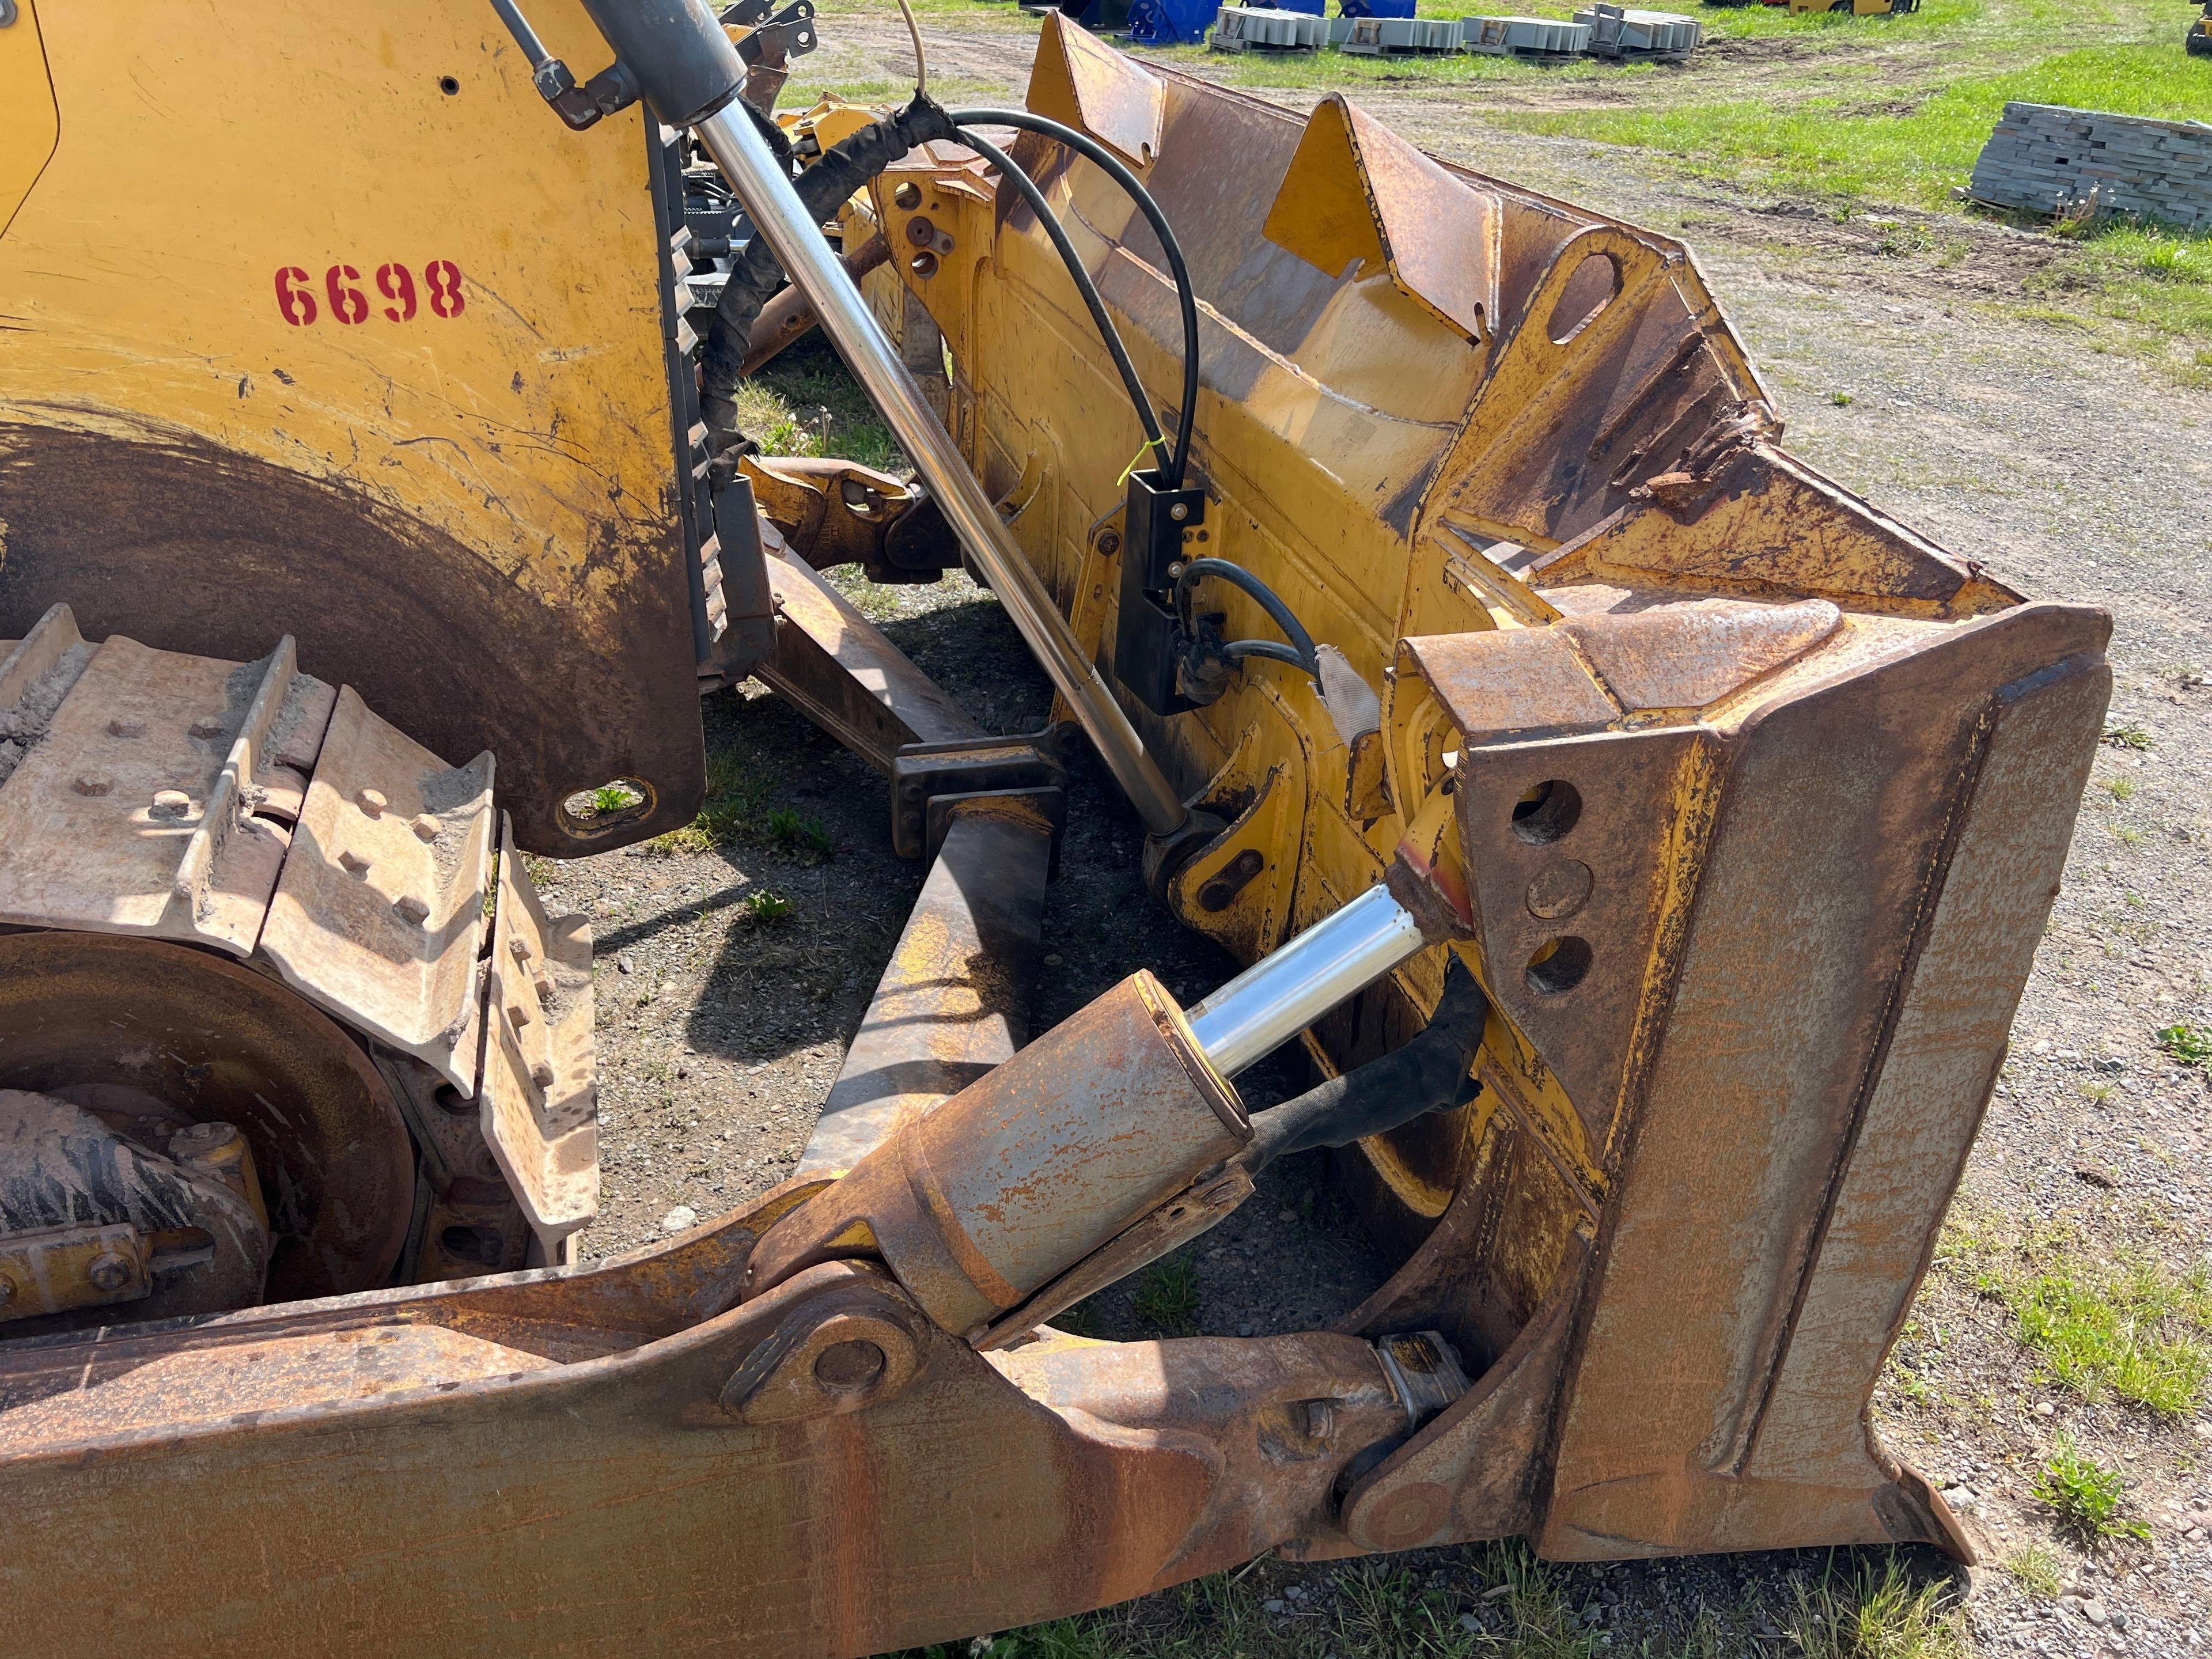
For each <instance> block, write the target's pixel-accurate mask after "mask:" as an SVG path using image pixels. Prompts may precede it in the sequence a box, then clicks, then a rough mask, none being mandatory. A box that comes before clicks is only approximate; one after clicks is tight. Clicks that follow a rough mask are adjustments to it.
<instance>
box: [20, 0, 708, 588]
mask: <svg viewBox="0 0 2212 1659" xmlns="http://www.w3.org/2000/svg"><path fill="white" fill-rule="evenodd" d="M532 18H533V21H535V22H536V23H537V24H538V27H539V29H540V31H541V32H542V33H544V35H545V37H546V38H547V40H549V42H550V44H551V45H552V46H553V48H554V49H555V50H556V52H562V53H564V54H567V55H569V56H570V57H571V58H573V60H574V62H575V63H576V64H578V66H579V68H580V70H583V71H584V72H586V73H588V72H590V71H591V70H596V69H598V68H599V67H600V66H601V64H603V63H604V61H605V58H606V57H607V52H606V48H605V46H604V44H602V43H600V42H599V40H598V39H597V37H596V34H595V33H594V32H593V31H592V27H591V26H590V23H589V21H587V20H586V17H585V15H584V14H583V12H582V10H581V9H580V6H578V5H577V4H576V3H575V0H541V3H538V4H534V5H533V6H532ZM41 39H42V40H43V45H44V59H45V63H46V65H48V66H50V67H51V70H52V97H51V98H47V99H43V100H42V98H41V97H40V96H33V95H31V94H40V93H42V92H43V84H44V75H45V70H43V69H40V67H39V64H38V53H37V51H36V47H37V45H38V44H39V42H40V40H41ZM42 105H43V115H42V113H41V109H42ZM57 106H58V109H59V111H60V119H59V131H60V140H59V143H58V145H56V144H55V143H54V142H53V132H54V130H55V118H54V110H55V108H56V107H57ZM42 121H43V125H41V123H42ZM641 122H642V117H641V112H640V111H639V110H637V109H635V108H633V109H631V110H629V111H628V112H624V113H623V114H622V115H619V116H617V117H615V118H611V119H610V120H607V121H605V122H604V123H602V124H601V125H599V126H598V127H597V128H594V129H593V130H592V131H588V132H584V133H574V132H570V131H568V130H567V129H566V128H565V127H563V126H562V125H561V124H560V122H559V121H557V120H556V118H554V117H553V116H552V115H551V113H550V112H549V111H547V110H546V108H545V107H544V104H543V103H542V102H541V100H539V98H538V94H537V93H536V92H535V90H534V89H533V88H532V86H531V83H530V76H529V69H528V65H527V64H525V63H524V62H523V60H522V58H521V55H520V53H519V52H517V51H516V49H515V47H514V46H513V42H512V41H511V40H508V39H507V36H506V34H505V33H504V32H503V31H502V30H501V27H500V26H499V23H498V20H497V18H496V16H495V14H494V13H493V11H492V9H491V8H490V7H489V6H483V5H460V4H454V3H452V0H388V3H380V4H378V5H376V6H360V7H337V6H301V5H298V4H296V3H292V0H228V3H226V4H224V5H223V6H222V7H220V8H212V9H211V8H205V7H185V6H109V5H76V6H67V7H56V6H49V7H47V8H46V12H45V14H44V15H42V16H40V18H38V19H37V20H36V21H35V22H34V21H33V19H32V18H31V16H30V15H29V14H28V11H27V9H26V13H25V15H24V16H23V17H22V18H21V21H18V22H17V23H16V24H15V26H14V27H12V28H9V29H6V30H0V222H7V221H8V212H9V207H10V205H11V204H12V199H13V198H12V197H11V191H12V192H15V193H16V194H20V193H21V189H22V187H24V186H27V185H29V182H30V178H31V176H32V175H33V173H36V172H37V169H36V167H33V166H32V165H31V158H33V156H35V155H37V152H38V146H39V144H40V142H41V140H40V135H41V133H42V132H43V133H44V134H45V135H46V137H45V139H44V142H45V143H46V145H47V147H48V148H49V149H52V158H51V160H50V161H46V162H45V166H44V172H43V174H42V175H41V176H39V177H38V179H37V183H36V185H35V188H31V189H30V190H29V193H28V196H27V197H26V198H25V199H24V200H23V201H22V203H21V207H20V209H19V210H17V211H16V212H15V216H14V217H13V220H12V222H8V227H7V230H6V234H4V236H0V296H4V298H0V308H4V310H5V312H6V313H8V317H9V325H10V326H11V328H13V329H15V330H20V332H15V333H11V335H10V336H9V348H8V349H7V351H6V352H5V353H4V354H0V422H28V423H31V424H33V425H41V426H59V427H64V428H74V429H78V430H91V431H100V432H106V433H111V434H119V435H146V434H149V433H150V434H153V435H165V434H167V435H173V434H179V433H181V434H188V435H192V436H196V437H198V438H202V439H206V440H210V441H213V442H215V443H216V444H219V445H222V446H223V447H225V448H227V449H229V450H232V451H234V452H238V453H241V454H244V455H246V456H251V457H254V458H258V459H264V460H268V461H273V462H275V463H276V464H277V465H282V466H284V467H287V468H289V469H292V470H295V471H299V472H301V473H305V474H307V475H309V476H312V477H318V478H324V479H332V480H343V481H345V482H347V483H350V484H352V485H355V486H357V487H359V488H361V489H365V490H367V491H368V492H369V493H370V494H371V495H374V496H375V497H377V498H379V499H380V500H381V501H383V502H384V503H385V504H386V505H388V506H389V507H393V508H395V509H398V511H400V512H402V513H405V514H407V515H408V516H410V517H411V518H414V519H416V520H419V521H421V522H422V523H424V524H426V525H428V526H433V527H435V528H436V529H439V530H441V531H444V532H447V533H449V534H451V535H453V537H455V538H458V539H459V541H460V542H461V543H463V544H465V545H466V546H467V547H469V548H470V549H471V550H473V551H475V552H477V553H478V554H479V555H481V556H482V557H483V558H484V559H485V560H487V561H488V562H490V563H491V564H493V565H494V566H495V568H498V569H499V570H500V571H501V572H502V573H503V574H505V575H507V577H508V579H509V580H513V582H515V583H517V584H518V585H519V586H521V587H523V588H524V589H526V590H527V591H530V592H533V593H534V594H536V595H537V596H538V597H540V598H542V599H548V600H550V601H554V602H558V603H563V604H566V605H573V606H579V607H581V608H582V609H584V610H585V611H586V612H587V613H588V612H589V611H590V610H591V609H592V607H593V605H595V604H597V603H599V602H600V601H602V600H605V599H609V598H610V597H611V595H612V593H613V592H614V591H615V590H616V589H617V587H618V586H619V585H620V583H621V581H622V580H623V575H624V574H625V572H626V568H627V562H628V559H629V553H628V550H627V549H628V547H629V546H630V545H632V544H638V545H644V544H648V543H649V542H650V541H652V540H653V539H655V538H659V539H662V540H664V541H665V526H666V520H667V517H668V514H669V512H670V502H669V500H668V499H667V497H668V491H669V489H670V484H671V477H672V459H671V436H670V426H669V395H668V389H667V380H666V374H665V368H664V358H663V355H662V353H663V328H664V323H663V318H662V311H661V304H660V299H659V292H658V286H657V280H658V274H659V265H658V249H657V247H656V246H655V241H656V231H655V228H654V222H653V204H652V199H651V197H650V195H649V193H648V189H647V179H648V174H647V142H646V137H645V133H644V130H643V127H642V125H641ZM283 270H292V271H294V272H296V273H297V276H296V277H295V280H294V281H293V282H292V283H290V284H289V286H290V287H291V288H292V289H294V290H295V299H294V300H293V301H292V304H293V315H294V317H295V319H298V320H296V321H288V319H287V318H286V316H285V314H284V312H283V309H282V302H281V300H280V293H279V287H278V273H279V272H280V271H283ZM403 271H404V276H403V275H402V274H401V273H402V272H403ZM333 272H335V273H336V275H335V278H333V276H332V273H333ZM454 272H457V273H458V274H459V283H458V288H456V286H455V284H454V283H453V281H452V280H451V279H450V273H454ZM349 273H350V274H349ZM380 276H381V277H382V283H381V287H380V280H379V279H380ZM333 281H335V283H336V289H337V291H336V293H335V295H334V294H333V292H332V283H333ZM410 288H411V289H412V296H413V297H412V306H411V310H412V313H413V314H412V315H411V316H409V315H408V314H407V313H408V312H409V310H410V306H409V304H408V302H407V295H408V292H409V290H410ZM456 294H458V303H456V301H455V295H456ZM297 295H304V296H305V298H304V300H303V299H301V298H299V297H296V296H297ZM356 296H358V298H356ZM309 304H312V307H313V320H312V321H310V320H307V306H308V305H309ZM441 312H442V313H446V314H441ZM348 313H351V314H356V315H358V316H359V318H360V320H358V321H354V322H348V321H345V320H342V319H343V316H344V315H345V314H348ZM647 530H649V531H650V532H651V535H650V536H647V535H643V534H632V533H631V532H645V531H647Z"/></svg>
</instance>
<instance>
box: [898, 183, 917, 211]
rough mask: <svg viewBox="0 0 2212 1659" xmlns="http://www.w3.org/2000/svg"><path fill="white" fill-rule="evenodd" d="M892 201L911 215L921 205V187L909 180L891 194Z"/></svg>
mask: <svg viewBox="0 0 2212 1659" xmlns="http://www.w3.org/2000/svg"><path fill="white" fill-rule="evenodd" d="M891 200H892V202H893V203H894V204H896V205H897V206H899V207H900V208H902V209H903V210H905V211H907V212H908V213H911V212H913V211H914V210H915V209H916V208H918V207H920V206H921V185H917V184H916V183H915V182H914V180H913V179H908V180H907V181H906V182H905V183H904V184H902V185H900V186H899V187H898V188H897V189H896V190H894V191H892V192H891Z"/></svg>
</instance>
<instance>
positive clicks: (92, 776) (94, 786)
mask: <svg viewBox="0 0 2212 1659" xmlns="http://www.w3.org/2000/svg"><path fill="white" fill-rule="evenodd" d="M72 787H74V788H75V789H76V792H77V793H78V794H80V795H105V794H108V793H111V792H112V791H113V789H114V787H115V780H114V779H113V778H112V777H110V776H108V775H107V774H106V773H105V772H80V773H78V774H77V775H76V783H75V785H73V786H72Z"/></svg>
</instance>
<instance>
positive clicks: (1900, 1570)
mask: <svg viewBox="0 0 2212 1659" xmlns="http://www.w3.org/2000/svg"><path fill="white" fill-rule="evenodd" d="M1955 1601H1956V1597H1955V1595H1954V1592H1953V1591H1952V1589H1951V1587H1950V1586H1949V1585H1948V1584H1947V1583H1915V1582H1914V1580H1913V1579H1912V1577H1911V1575H1910V1574H1908V1573H1907V1572H1906V1571H1905V1569H1904V1567H1903V1566H1902V1565H1900V1564H1899V1561H1898V1559H1897V1558H1896V1557H1895V1556H1890V1557H1888V1558H1887V1559H1884V1560H1882V1561H1881V1562H1879V1563H1874V1562H1863V1563H1862V1564H1861V1565H1858V1566H1857V1568H1856V1569H1854V1570H1853V1571H1850V1572H1849V1573H1847V1574H1838V1573H1833V1572H1831V1573H1828V1574H1826V1575H1824V1576H1823V1577H1821V1578H1820V1580H1819V1581H1818V1582H1816V1583H1811V1584H1801V1585H1800V1586H1798V1588H1797V1591H1796V1602H1797V1606H1796V1613H1795V1616H1794V1617H1792V1618H1790V1619H1787V1620H1784V1622H1783V1637H1784V1640H1786V1641H1788V1642H1790V1643H1791V1644H1793V1646H1794V1650H1795V1652H1796V1653H1797V1654H1800V1655H1802V1656H1803V1659H1970V1656H1971V1654H1972V1650H1971V1649H1970V1648H1969V1647H1968V1645H1967V1643H1966V1631H1965V1629H1964V1627H1963V1626H1962V1623H1961V1621H1960V1615H1959V1611H1958V1608H1957V1607H1956V1605H1955Z"/></svg>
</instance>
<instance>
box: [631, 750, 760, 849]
mask: <svg viewBox="0 0 2212 1659" xmlns="http://www.w3.org/2000/svg"><path fill="white" fill-rule="evenodd" d="M774 790H775V774H774V773H772V772H771V771H769V769H768V768H766V767H765V766H763V765H762V764H760V763H759V762H757V761H756V760H754V759H753V758H752V757H750V756H746V755H738V754H732V753H731V752H729V751H728V750H710V751H709V752H708V756H707V790H706V795H705V798H704V799H702V801H701V802H700V805H699V816H698V817H695V818H693V819H692V820H691V822H690V823H687V824H685V825H684V827H683V828H682V829H671V830H669V831H668V832H667V833H666V834H665V835H661V836H654V837H653V847H654V848H655V849H656V850H658V851H659V852H663V853H711V852H713V851H714V848H717V847H722V846H726V845H727V844H728V843H730V842H733V841H736V840H738V839H739V838H740V837H742V836H750V835H757V834H758V833H759V832H760V824H761V817H762V814H763V812H765V811H767V809H768V803H769V796H770V794H771V793H773V792H774Z"/></svg>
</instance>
